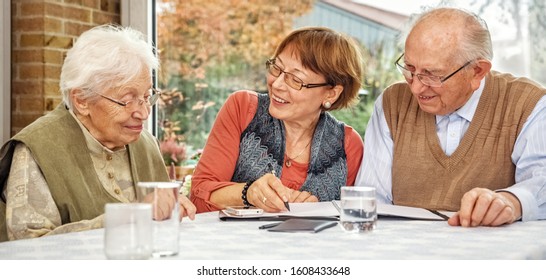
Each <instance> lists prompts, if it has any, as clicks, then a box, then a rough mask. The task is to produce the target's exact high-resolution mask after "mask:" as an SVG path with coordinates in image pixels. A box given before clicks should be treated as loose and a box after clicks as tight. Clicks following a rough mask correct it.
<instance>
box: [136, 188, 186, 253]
mask: <svg viewBox="0 0 546 280" xmlns="http://www.w3.org/2000/svg"><path fill="white" fill-rule="evenodd" d="M136 191H137V199H138V201H139V202H140V203H148V204H150V205H151V208H152V217H151V218H150V221H151V223H152V235H153V252H152V255H153V256H154V257H165V256H173V255H176V254H178V247H179V242H178V241H179V237H178V236H179V225H180V206H179V204H178V193H179V192H180V183H179V182H139V183H138V184H137V190H136Z"/></svg>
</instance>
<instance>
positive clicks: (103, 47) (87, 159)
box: [0, 25, 195, 241]
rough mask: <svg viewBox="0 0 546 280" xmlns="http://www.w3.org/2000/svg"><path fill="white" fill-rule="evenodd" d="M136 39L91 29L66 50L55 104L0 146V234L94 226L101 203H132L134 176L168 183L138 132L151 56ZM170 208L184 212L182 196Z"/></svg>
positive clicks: (152, 146)
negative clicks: (177, 206)
mask: <svg viewBox="0 0 546 280" xmlns="http://www.w3.org/2000/svg"><path fill="white" fill-rule="evenodd" d="M143 38H144V37H143V36H142V34H141V33H139V32H137V31H135V30H133V29H130V28H125V27H118V26H112V25H105V26H99V27H95V28H93V29H91V30H89V31H86V32H84V33H83V34H82V35H81V36H80V37H79V38H78V39H77V40H76V43H75V44H74V46H73V47H72V49H70V50H69V51H68V53H67V56H66V59H65V61H64V64H63V67H62V71H61V78H60V80H61V81H60V89H61V93H62V96H63V102H61V104H59V106H58V107H57V108H56V109H54V110H53V111H51V112H50V113H48V114H47V115H45V116H43V117H41V118H39V119H38V120H36V121H35V122H33V123H32V124H30V125H28V126H27V127H25V128H24V129H23V130H22V131H21V132H19V133H18V134H17V135H15V136H14V137H13V138H12V139H11V140H9V141H8V142H7V143H6V144H5V145H4V146H3V148H2V150H1V152H0V159H1V161H0V186H1V187H2V189H1V190H2V191H1V192H0V194H1V198H2V199H1V200H0V206H1V209H0V223H1V224H0V225H1V227H0V241H5V240H7V239H9V240H14V239H22V238H32V237H39V236H44V235H51V234H58V233H65V232H72V231H81V230H88V229H94V228H99V227H102V225H103V223H102V221H103V216H104V215H103V213H104V205H105V204H106V203H114V202H119V203H122V202H123V203H129V202H134V201H136V197H135V186H136V184H137V183H138V182H146V181H169V180H170V179H169V177H168V175H167V171H166V169H165V164H164V162H163V158H162V156H161V154H160V152H159V146H158V142H157V139H155V138H154V137H153V136H152V135H151V134H150V133H149V132H148V131H146V129H145V121H146V120H147V119H148V117H149V115H150V111H151V107H152V106H153V105H154V104H155V102H156V101H157V99H158V97H159V92H158V91H157V90H156V89H154V88H153V87H152V71H154V70H157V68H158V66H159V60H158V59H157V57H156V56H155V54H154V53H155V52H154V49H153V47H152V46H151V45H150V44H148V43H147V42H146V41H145V40H144V39H143ZM4 186H5V188H4ZM180 206H181V207H180V209H181V216H184V215H189V216H190V218H192V219H193V217H194V214H195V206H193V204H192V203H191V202H190V201H189V199H188V198H186V197H185V196H180Z"/></svg>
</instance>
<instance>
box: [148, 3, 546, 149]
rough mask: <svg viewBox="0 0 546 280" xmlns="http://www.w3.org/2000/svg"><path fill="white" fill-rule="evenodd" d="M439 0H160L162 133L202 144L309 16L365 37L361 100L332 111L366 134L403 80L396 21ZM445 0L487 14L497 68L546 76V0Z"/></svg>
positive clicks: (261, 83)
mask: <svg viewBox="0 0 546 280" xmlns="http://www.w3.org/2000/svg"><path fill="white" fill-rule="evenodd" d="M248 2H250V3H248ZM439 2H440V1H430V0H428V1H427V0H424V1H404V0H400V1H387V2H382V1H372V0H359V1H356V0H355V1H313V0H306V1H291V0H281V1H274V2H272V1H240V2H233V1H222V0H210V1H200V0H186V1H167V0H157V1H156V8H155V10H156V15H157V36H158V38H157V46H158V49H159V52H160V57H161V61H162V69H161V71H160V73H159V75H158V86H159V88H160V89H162V90H163V93H164V97H163V100H162V102H163V103H162V105H161V106H160V108H159V110H158V111H159V112H158V120H159V126H160V131H159V138H160V139H161V138H164V137H166V136H168V134H169V133H172V134H174V135H176V137H177V140H178V141H181V142H184V143H185V144H186V145H187V147H188V148H189V149H190V150H191V149H193V150H195V149H199V148H202V147H203V146H204V144H205V142H206V139H207V136H208V133H209V131H210V129H211V127H212V124H213V122H214V120H215V117H216V114H217V112H218V110H219V109H220V107H221V106H222V104H223V101H224V100H225V99H226V98H227V96H228V95H229V94H231V93H232V92H234V91H236V90H240V89H249V90H255V91H258V92H265V90H266V85H265V74H266V71H265V67H264V61H265V60H266V59H267V58H269V57H270V55H271V54H272V53H273V51H274V48H275V46H276V45H277V43H278V42H279V41H280V40H281V39H282V38H283V37H284V36H285V35H286V34H287V33H288V32H290V31H291V30H293V29H294V28H297V27H300V26H304V25H322V26H328V27H330V28H332V29H335V30H338V31H341V32H344V33H346V34H349V35H350V36H353V37H354V38H356V39H358V41H359V42H360V43H361V45H362V51H363V54H364V57H365V61H366V68H367V69H366V76H365V86H364V87H363V88H362V90H361V93H362V94H361V100H360V103H359V104H357V106H356V107H355V108H353V109H348V110H344V111H339V112H335V113H334V115H335V116H336V117H337V118H338V119H340V120H342V121H344V122H346V123H348V124H349V125H351V126H353V127H354V128H355V129H356V130H357V131H358V132H359V133H361V135H364V133H365V128H366V125H367V121H368V118H369V116H370V114H371V111H372V109H373V102H374V100H375V98H376V97H377V96H378V95H379V94H380V93H381V91H382V90H383V89H384V88H385V87H386V86H388V85H389V84H391V83H393V82H395V81H400V80H403V78H402V76H401V75H400V74H399V73H398V72H397V71H396V69H395V67H394V63H393V62H394V60H396V58H397V57H398V55H399V54H400V53H401V51H402V50H401V49H400V47H399V46H397V44H396V43H397V36H398V34H399V29H400V28H402V27H403V25H404V23H405V22H406V21H407V19H408V18H409V16H410V14H411V13H417V12H420V10H421V7H424V6H425V5H428V6H436V5H437V4H438V3H439ZM443 2H448V3H451V4H455V5H458V6H460V7H468V6H469V5H470V8H468V9H469V10H471V11H474V12H476V13H478V14H479V15H481V16H482V17H483V18H484V19H485V20H486V21H487V23H488V25H489V28H490V30H491V34H492V37H493V41H494V42H493V43H494V52H495V58H494V61H493V69H494V70H499V71H504V72H511V73H513V74H514V75H519V76H529V77H531V78H533V79H535V80H537V81H539V82H541V83H543V84H546V76H544V75H543V73H544V72H545V70H546V62H545V61H544V58H545V57H546V55H545V53H546V43H545V40H544V38H543V36H542V34H545V33H546V32H545V29H546V27H545V26H544V22H546V19H544V17H545V15H544V14H543V13H540V12H539V11H544V6H545V4H544V3H543V1H538V0H527V1H506V0H492V1H475V0H458V1H443ZM189 153H191V152H189Z"/></svg>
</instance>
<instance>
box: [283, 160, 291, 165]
mask: <svg viewBox="0 0 546 280" xmlns="http://www.w3.org/2000/svg"><path fill="white" fill-rule="evenodd" d="M284 165H286V167H290V166H292V162H290V160H289V159H287V160H286V161H285V162H284Z"/></svg>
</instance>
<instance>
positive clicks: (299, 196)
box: [290, 191, 319, 203]
mask: <svg viewBox="0 0 546 280" xmlns="http://www.w3.org/2000/svg"><path fill="white" fill-rule="evenodd" d="M318 201H319V200H318V198H317V197H316V196H314V195H313V194H312V193H310V192H306V191H303V192H300V191H294V192H292V194H291V195H290V202H294V203H299V202H318Z"/></svg>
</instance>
